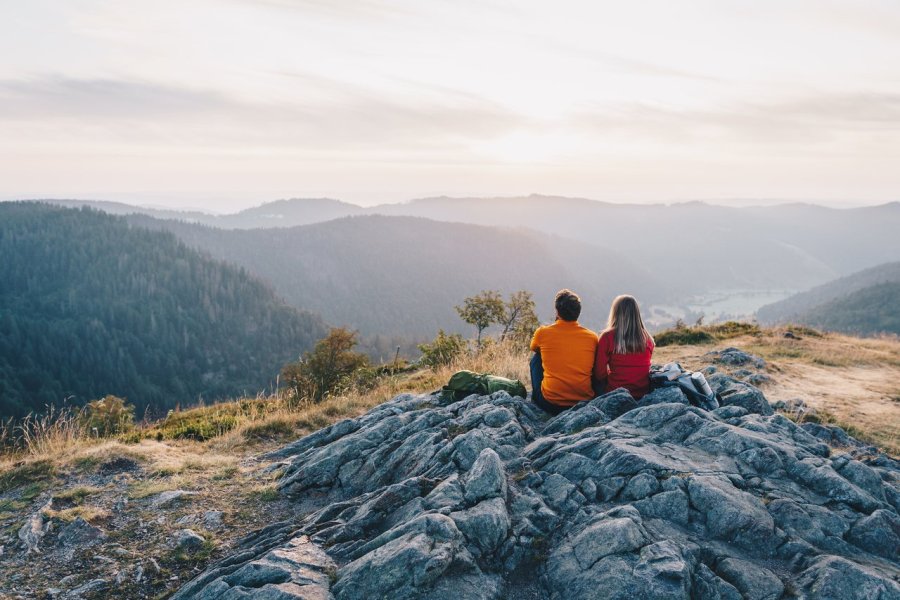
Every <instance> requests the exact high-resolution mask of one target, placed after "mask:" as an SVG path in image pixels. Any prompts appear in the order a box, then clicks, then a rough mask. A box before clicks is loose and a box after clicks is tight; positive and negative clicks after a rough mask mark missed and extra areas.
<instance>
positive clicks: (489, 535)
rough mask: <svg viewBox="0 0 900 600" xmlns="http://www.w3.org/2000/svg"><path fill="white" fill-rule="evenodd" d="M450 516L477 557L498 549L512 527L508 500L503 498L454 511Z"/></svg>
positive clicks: (492, 499)
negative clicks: (507, 505) (507, 504)
mask: <svg viewBox="0 0 900 600" xmlns="http://www.w3.org/2000/svg"><path fill="white" fill-rule="evenodd" d="M450 518H451V519H453V522H454V523H455V524H456V526H457V528H458V529H459V530H460V531H461V532H462V534H463V535H464V536H465V538H466V541H467V543H468V547H469V549H470V550H471V551H472V553H473V554H474V555H475V556H476V557H477V556H481V555H483V554H489V553H491V552H493V551H494V550H496V549H497V548H498V547H499V546H500V544H501V543H503V540H504V539H506V534H507V532H508V531H509V527H510V521H509V514H508V513H507V511H506V502H504V500H503V499H502V498H491V499H489V500H484V501H483V502H479V503H478V504H476V505H475V506H473V507H472V508H469V509H466V510H463V511H456V512H452V513H450Z"/></svg>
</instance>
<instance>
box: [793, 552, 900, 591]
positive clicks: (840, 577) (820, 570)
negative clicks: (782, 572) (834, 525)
mask: <svg viewBox="0 0 900 600" xmlns="http://www.w3.org/2000/svg"><path fill="white" fill-rule="evenodd" d="M798 584H799V586H800V588H801V589H803V590H804V591H805V592H806V593H807V594H808V595H809V597H810V598H815V599H816V600H872V599H877V600H897V599H898V598H900V585H898V584H897V583H896V582H895V581H891V580H890V579H888V578H887V577H884V576H882V575H881V574H879V573H877V572H876V571H874V570H872V569H871V568H867V567H864V566H862V565H860V564H858V563H855V562H853V561H850V560H847V559H845V558H841V557H838V556H822V557H819V558H818V559H816V560H815V561H814V562H813V563H812V565H810V566H809V567H808V568H807V569H806V570H805V571H803V572H802V573H801V574H800V577H799V578H798Z"/></svg>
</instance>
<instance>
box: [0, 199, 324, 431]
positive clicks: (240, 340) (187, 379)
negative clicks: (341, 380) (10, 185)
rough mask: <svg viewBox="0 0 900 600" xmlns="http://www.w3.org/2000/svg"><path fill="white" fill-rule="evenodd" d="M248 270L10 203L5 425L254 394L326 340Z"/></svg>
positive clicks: (151, 235) (5, 208)
mask: <svg viewBox="0 0 900 600" xmlns="http://www.w3.org/2000/svg"><path fill="white" fill-rule="evenodd" d="M324 332H325V327H324V325H323V323H322V322H321V320H320V319H319V317H318V316H316V315H313V314H312V313H309V312H305V311H301V310H297V309H295V308H292V307H289V306H287V305H285V304H284V303H283V302H282V301H281V300H280V299H279V298H277V297H276V295H275V294H274V292H273V291H272V290H271V289H270V288H268V287H267V286H266V285H265V284H263V283H261V282H259V281H257V280H255V279H253V278H252V277H251V276H249V275H248V274H247V273H246V272H245V271H244V270H243V269H240V268H237V267H233V266H230V265H225V264H223V263H221V262H218V261H216V260H213V259H211V258H209V257H206V256H204V255H201V254H200V253H198V252H197V251H196V250H193V249H191V248H188V247H187V246H185V245H184V244H182V243H181V242H179V241H178V240H177V239H176V238H175V237H174V236H173V235H171V234H169V233H166V232H160V231H149V230H146V229H142V228H139V227H133V226H130V225H129V224H128V223H127V222H126V221H125V220H124V219H123V218H121V217H115V216H110V215H107V214H104V213H101V212H98V211H95V210H89V209H76V210H73V209H59V208H55V207H52V206H48V205H43V204H37V203H27V202H23V203H3V204H0V416H11V415H12V416H19V415H22V414H24V413H26V412H28V411H31V410H41V409H42V408H43V407H44V405H45V404H50V403H56V404H58V403H60V402H62V401H63V400H64V399H66V398H69V399H70V401H71V402H74V403H83V402H85V401H87V400H90V399H93V398H96V397H100V396H102V395H105V394H115V395H118V396H123V397H126V398H127V399H128V401H129V402H132V403H134V404H135V405H136V406H137V408H138V411H139V412H140V411H142V410H143V409H144V408H146V407H152V408H154V409H159V410H163V409H166V408H170V407H173V406H175V405H176V404H178V403H181V404H187V403H194V402H196V401H197V400H198V399H199V398H201V397H202V398H204V399H214V398H220V397H227V396H231V395H236V394H241V393H244V392H248V393H251V394H252V393H256V391H258V390H260V389H261V388H263V387H265V386H266V385H267V384H268V383H271V382H272V381H273V380H274V378H275V374H276V373H278V370H279V368H280V367H281V365H282V364H284V363H285V362H286V361H288V360H291V359H296V357H297V356H298V354H299V353H300V352H302V351H304V350H306V349H308V348H310V347H311V346H312V345H313V343H314V342H315V341H316V340H317V339H319V338H320V337H322V335H323V334H324Z"/></svg>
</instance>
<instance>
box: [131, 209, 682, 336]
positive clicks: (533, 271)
mask: <svg viewBox="0 0 900 600" xmlns="http://www.w3.org/2000/svg"><path fill="white" fill-rule="evenodd" d="M132 222H134V223H137V224H140V225H142V226H146V227H155V228H164V229H166V230H168V231H171V232H172V233H174V234H175V235H177V236H178V237H179V238H180V239H181V240H183V241H184V242H185V243H187V244H188V245H190V246H192V247H194V248H198V249H201V250H203V251H205V252H208V253H209V254H211V255H212V256H213V257H215V258H220V259H223V260H225V261H228V262H230V263H234V264H237V265H240V266H242V267H244V268H246V269H247V270H248V271H249V272H250V273H252V274H254V275H256V276H258V277H260V278H262V279H264V280H266V281H268V282H270V283H271V284H272V286H273V287H274V288H275V289H276V290H277V291H278V293H279V294H281V295H282V296H283V297H284V298H285V299H286V300H287V301H288V302H290V303H291V304H293V305H295V306H302V307H306V308H309V309H311V310H314V311H316V312H318V313H320V314H322V315H323V316H324V317H325V318H326V319H327V320H328V321H330V322H333V323H341V324H347V325H349V326H351V327H353V328H358V329H359V330H360V331H361V332H362V333H363V334H375V333H381V334H384V333H386V332H390V333H392V334H401V335H407V336H411V337H419V338H420V339H425V338H428V339H430V338H431V337H432V336H433V335H434V332H435V330H436V329H437V328H439V327H442V328H444V329H447V330H453V331H459V332H465V333H468V332H469V330H468V329H467V328H466V325H465V324H464V323H463V322H462V321H461V320H460V319H459V317H458V315H457V314H456V311H455V310H454V309H453V305H454V303H459V302H461V301H462V299H463V298H465V297H467V296H471V295H473V294H476V293H478V292H480V291H481V290H485V289H497V290H500V291H502V292H504V293H505V294H508V293H510V292H513V291H516V290H521V289H524V290H529V291H531V292H532V293H533V294H534V298H535V301H536V302H537V304H538V314H539V316H540V317H541V318H542V319H545V320H548V319H550V318H551V317H552V316H553V309H552V302H553V298H554V295H555V294H556V292H557V291H558V290H560V289H562V288H564V287H570V288H572V289H575V290H576V291H577V292H579V293H580V294H581V295H582V296H583V298H584V299H585V309H584V317H583V318H582V321H583V322H585V323H586V324H588V325H591V326H594V327H597V326H599V324H600V323H602V322H604V321H605V319H606V314H607V312H608V310H609V303H610V301H611V300H612V298H613V297H615V296H616V295H617V294H619V293H623V292H630V293H633V294H636V295H637V296H638V297H639V298H641V300H642V301H644V302H650V301H654V300H658V299H660V298H663V297H665V295H666V293H669V290H665V291H664V290H663V288H662V286H661V285H660V284H659V283H658V282H657V280H656V279H655V277H654V276H652V275H651V274H650V273H649V272H648V270H647V269H645V268H644V267H643V266H641V265H638V264H636V263H634V262H633V261H631V260H630V259H629V258H627V257H626V256H624V255H623V254H621V253H618V252H614V251H611V250H609V249H606V248H600V247H597V246H592V245H588V244H585V243H580V242H574V241H571V240H566V239H562V238H555V237H552V236H545V235H539V234H535V233H533V232H528V231H521V230H510V229H498V228H488V227H478V226H474V225H464V224H453V223H442V222H437V221H431V220H427V219H421V218H411V217H382V216H365V217H350V218H345V219H338V220H334V221H329V222H326V223H319V224H316V225H308V226H303V227H294V228H285V229H252V230H223V229H214V228H210V227H204V226H201V225H193V224H188V223H181V222H177V221H157V220H152V219H148V218H146V217H132ZM671 293H674V291H673V292H671Z"/></svg>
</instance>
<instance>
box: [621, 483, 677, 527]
mask: <svg viewBox="0 0 900 600" xmlns="http://www.w3.org/2000/svg"><path fill="white" fill-rule="evenodd" d="M634 507H635V508H636V509H638V511H639V512H640V513H641V516H642V517H644V518H645V519H665V520H666V521H672V522H673V523H678V524H680V525H687V523H688V515H689V507H688V497H687V495H686V494H685V493H684V492H682V491H681V490H671V491H667V492H662V493H659V494H656V495H655V496H651V497H650V498H646V499H644V500H640V501H639V502H635V503H634Z"/></svg>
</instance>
